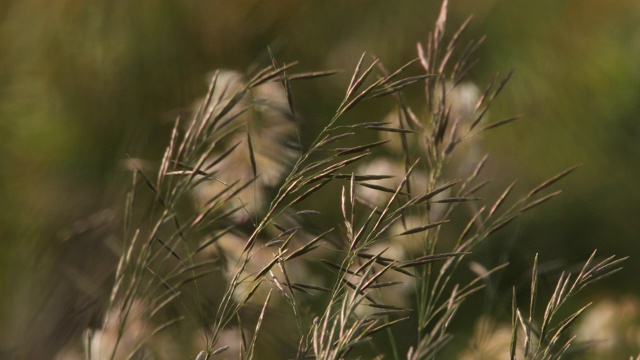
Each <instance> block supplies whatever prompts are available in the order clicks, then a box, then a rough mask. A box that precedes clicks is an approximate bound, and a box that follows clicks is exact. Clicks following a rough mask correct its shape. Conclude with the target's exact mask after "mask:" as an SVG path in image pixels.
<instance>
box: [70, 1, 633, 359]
mask: <svg viewBox="0 0 640 360" xmlns="http://www.w3.org/2000/svg"><path fill="white" fill-rule="evenodd" d="M446 18H447V2H446V1H445V2H444V3H443V5H442V8H441V10H440V15H439V17H438V19H437V21H436V23H435V27H434V30H433V31H432V32H431V33H430V34H429V35H428V37H427V40H426V43H424V44H418V56H417V58H416V59H414V60H412V61H409V62H408V63H406V64H405V65H403V66H401V67H399V68H398V69H388V68H386V67H385V66H383V65H382V62H381V60H380V59H377V58H375V57H372V56H369V55H368V54H362V56H361V57H360V59H359V60H358V61H357V64H356V66H355V69H354V70H353V72H352V75H351V77H350V81H349V82H348V84H347V86H346V91H345V92H344V96H343V99H342V101H341V102H340V104H339V105H338V106H337V109H336V111H335V114H334V116H333V117H332V118H331V119H329V120H328V121H327V122H326V124H325V125H324V127H323V128H322V130H321V131H320V132H319V133H318V134H317V135H315V137H314V139H313V140H311V141H310V142H303V141H302V140H301V138H302V137H301V136H300V135H299V131H300V130H299V127H298V124H299V123H300V122H301V121H303V120H300V118H301V115H300V114H298V112H297V111H296V107H295V101H294V100H295V94H294V93H293V91H292V85H291V84H292V83H293V82H296V81H308V80H311V79H315V78H321V77H325V76H331V75H333V74H335V73H336V72H335V71H319V72H306V73H298V72H295V65H296V64H295V63H281V62H280V61H279V60H278V59H277V58H276V56H275V55H273V54H271V53H270V55H271V64H269V65H268V66H266V67H263V68H261V69H255V70H252V71H250V72H249V74H248V75H243V74H240V73H238V72H233V71H229V70H218V71H216V72H215V73H214V74H213V75H212V78H211V81H210V86H209V90H208V92H207V94H206V95H205V97H204V98H203V99H202V101H201V102H200V105H199V107H198V108H197V109H196V110H195V111H194V114H193V116H192V117H190V118H182V117H181V118H178V119H177V120H176V121H175V126H174V127H173V131H172V133H171V135H170V140H169V144H168V146H167V148H166V151H165V153H164V155H163V156H162V159H161V161H160V163H159V166H158V168H157V169H156V170H155V171H151V170H150V169H149V167H148V166H143V165H142V163H141V162H139V161H137V160H135V159H130V161H129V162H128V164H129V166H130V169H131V170H132V171H131V176H132V181H131V185H130V190H129V192H128V194H127V198H126V206H125V209H124V213H123V217H122V234H123V236H122V239H123V240H122V244H121V248H120V251H121V256H120V258H119V263H118V265H117V268H116V269H115V272H114V274H115V276H114V282H113V287H112V290H111V292H110V296H109V299H108V301H107V304H106V309H105V311H104V318H103V319H102V321H101V325H100V326H99V327H97V328H94V329H88V330H86V331H85V332H84V345H83V350H82V352H83V353H84V357H85V358H88V359H176V358H191V359H198V360H202V359H218V358H219V359H223V358H238V357H239V358H242V359H251V358H257V359H263V358H264V359H269V358H273V359H281V358H295V359H305V358H310V359H311V358H313V359H344V358H394V359H400V358H406V359H412V360H413V359H433V358H437V357H438V356H439V355H440V354H442V352H443V350H444V349H445V348H446V347H447V345H449V344H450V342H451V339H452V338H453V337H454V335H455V331H456V329H455V328H454V327H453V326H452V323H453V322H454V319H455V317H456V315H457V314H458V312H459V309H460V308H461V306H463V305H464V304H465V303H466V302H469V301H468V300H469V299H470V297H472V296H473V295H474V294H476V293H478V292H480V291H482V289H483V288H484V287H485V286H486V284H487V279H489V278H490V277H491V276H492V275H494V274H495V273H497V272H501V271H505V269H506V268H508V264H507V263H505V264H502V265H499V266H497V267H494V268H490V269H486V268H484V267H483V266H482V265H481V264H480V263H479V262H478V260H477V259H475V260H474V261H470V255H472V253H473V251H474V250H475V249H476V248H478V247H479V246H482V245H483V243H484V242H486V241H487V239H489V238H491V237H492V236H493V235H494V234H495V233H496V232H498V231H500V230H501V229H503V228H504V227H506V226H507V225H509V224H511V223H512V222H514V221H515V220H516V219H518V218H519V217H521V216H523V215H524V214H525V213H527V212H529V211H530V210H531V209H534V208H536V207H538V206H540V205H542V204H543V203H545V202H547V201H548V200H550V199H552V198H553V197H555V196H557V195H559V193H560V191H553V190H552V187H554V185H555V183H556V182H558V181H559V180H561V179H562V178H564V177H565V176H567V175H568V174H569V173H571V172H572V171H573V170H574V169H575V167H571V168H569V169H567V170H565V171H562V172H560V173H559V174H557V175H555V176H552V177H551V178H549V179H548V180H546V181H544V182H542V183H541V184H540V185H538V186H536V187H534V188H533V189H531V190H529V191H525V192H524V193H523V195H520V196H517V197H516V198H515V199H512V198H513V197H514V194H515V193H517V190H516V183H515V182H514V183H511V184H510V185H509V186H507V187H506V188H505V189H503V190H502V191H501V193H500V195H499V196H498V197H497V198H496V199H485V198H484V197H483V195H482V193H483V189H485V187H486V186H489V185H491V184H490V183H489V182H488V181H483V180H482V175H483V169H484V167H485V165H486V163H487V162H488V161H490V160H489V158H488V157H487V156H486V155H483V154H481V146H480V145H479V144H480V143H479V139H480V137H481V136H483V135H485V134H486V133H488V132H490V131H491V130H493V129H495V128H498V127H500V126H502V125H506V124H508V123H510V122H512V121H514V120H516V119H518V118H519V117H518V116H514V117H510V118H506V119H499V120H490V119H489V115H488V114H489V109H490V106H491V104H492V103H493V101H495V100H496V99H497V98H498V95H499V94H500V93H501V92H502V91H503V90H504V88H505V86H506V84H507V82H508V80H509V78H510V77H511V73H508V74H507V75H506V76H502V77H501V76H498V75H496V76H495V77H494V78H493V80H491V81H490V82H489V83H488V84H487V85H486V86H485V87H484V88H483V90H478V89H477V88H475V86H474V85H472V84H471V83H469V82H468V81H467V75H468V73H469V71H470V69H471V68H472V67H473V65H474V64H475V57H474V55H475V53H476V51H477V49H478V47H479V46H480V45H481V43H482V41H483V39H481V40H479V41H475V42H471V43H469V44H467V45H465V46H461V44H460V36H461V34H462V33H463V31H464V30H465V28H466V27H467V25H468V24H469V21H470V19H468V20H467V21H466V22H464V23H463V24H462V26H460V27H459V28H458V29H457V30H456V31H455V32H453V33H452V35H450V36H445V34H446V32H445V28H446V26H445V25H446ZM418 71H419V73H418V74H417V75H416V72H418ZM421 87H422V88H424V95H423V99H424V101H423V102H422V103H421V104H420V105H419V107H416V106H412V105H410V101H409V100H408V99H407V97H406V96H405V91H407V90H409V89H416V88H421ZM380 98H389V99H392V101H393V102H394V104H395V110H394V111H393V113H392V114H390V115H389V116H387V117H386V118H385V119H381V120H378V119H376V120H375V121H371V120H369V119H367V121H360V120H359V119H357V117H356V116H352V114H353V110H354V109H356V108H358V107H362V106H367V104H368V103H370V102H372V101H383V100H378V99H380ZM363 139H368V140H366V141H364V140H363ZM326 209H331V210H330V211H331V212H332V213H330V214H327V213H326ZM322 217H326V218H327V219H329V221H320V220H318V219H320V218H322ZM330 221H334V222H335V224H334V225H333V226H329V227H324V225H323V224H326V223H327V222H330ZM623 260H624V259H616V258H615V257H607V258H605V259H600V260H598V259H597V258H596V257H595V252H594V255H593V256H592V257H591V258H589V259H588V260H587V262H586V263H585V265H584V267H583V268H582V269H580V270H578V271H577V272H575V273H572V272H571V271H567V272H565V273H562V274H561V275H560V276H559V279H558V280H557V285H556V287H555V290H554V291H553V293H552V295H551V297H550V299H548V300H546V299H545V300H544V302H545V303H546V306H543V307H542V309H543V311H542V312H541V311H540V309H541V307H540V306H539V304H540V303H541V301H542V299H540V296H539V295H538V293H539V281H538V270H537V264H538V260H537V258H536V259H535V260H533V271H532V274H533V275H532V280H531V291H530V293H531V295H530V297H529V299H528V302H526V303H523V302H522V301H521V299H517V298H516V291H515V288H514V291H513V301H512V309H511V312H512V328H511V331H509V332H508V335H509V336H508V341H507V342H506V343H504V344H503V345H504V346H503V348H502V349H500V350H499V351H498V352H497V353H495V354H499V355H496V356H495V357H494V358H499V356H506V358H511V359H559V358H563V357H565V356H568V355H570V354H572V350H573V349H574V348H575V346H573V345H574V343H575V342H576V340H575V336H574V333H573V332H572V331H571V326H572V325H573V324H574V323H575V322H576V319H578V318H579V317H580V315H581V314H582V313H583V312H584V311H585V309H586V306H584V307H580V306H578V310H577V311H575V310H574V311H573V312H571V311H569V312H567V311H566V310H565V307H567V306H570V305H572V304H571V303H570V302H568V300H569V299H570V298H571V297H572V296H573V295H575V294H576V293H578V292H579V291H580V290H582V289H583V288H584V287H586V286H588V285H590V284H591V283H593V282H595V281H597V280H599V279H601V278H603V277H606V276H608V275H611V274H613V273H615V272H616V271H618V270H620V263H621V262H622V261H623ZM469 266H470V267H471V268H472V269H473V272H474V276H473V278H471V279H470V280H461V279H462V278H461V277H459V276H458V274H459V273H460V272H461V271H466V270H464V269H466V268H467V267H469ZM523 306H524V308H523ZM523 309H526V310H523ZM478 315H481V314H478ZM577 348H578V349H583V347H580V346H578V347H577ZM465 351H466V352H465ZM457 353H459V354H461V355H460V356H462V357H464V356H468V357H467V358H480V357H481V356H491V355H487V354H484V355H483V354H479V353H474V352H473V351H468V350H465V349H461V350H460V351H458V352H457ZM574 354H575V353H574ZM67 356H73V352H67Z"/></svg>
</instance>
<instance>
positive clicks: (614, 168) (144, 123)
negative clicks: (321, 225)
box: [0, 0, 640, 355]
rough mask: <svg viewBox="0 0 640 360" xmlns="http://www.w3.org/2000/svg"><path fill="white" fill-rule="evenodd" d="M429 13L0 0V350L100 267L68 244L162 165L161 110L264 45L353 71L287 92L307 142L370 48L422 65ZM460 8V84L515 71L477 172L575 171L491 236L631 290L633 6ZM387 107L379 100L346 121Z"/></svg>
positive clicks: (620, 0) (260, 58)
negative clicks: (419, 46)
mask: <svg viewBox="0 0 640 360" xmlns="http://www.w3.org/2000/svg"><path fill="white" fill-rule="evenodd" d="M438 7H439V2H437V1H409V0H408V1H398V2H396V1H382V0H378V1H375V0H350V1H323V2H320V1H297V0H273V1H257V0H256V1H248V0H241V1H224V0H220V1H171V0H154V1H148V0H140V1H106V0H104V1H75V0H59V1H44V0H3V1H1V2H0V199H2V201H1V204H2V206H0V239H1V242H0V348H2V350H3V351H9V350H10V349H12V348H14V347H16V346H22V345H24V344H25V343H27V344H28V343H29V342H32V341H38V340H39V339H40V338H42V337H45V338H46V334H48V333H47V331H48V330H47V329H48V326H49V325H48V324H50V323H53V322H55V320H56V319H58V320H59V318H58V317H57V315H56V314H55V313H53V314H52V313H50V312H55V311H57V310H55V309H59V308H60V307H56V306H53V305H51V299H57V297H56V296H53V297H52V296H51V294H52V293H58V292H60V290H57V291H56V290H52V289H53V288H56V287H62V288H64V286H67V285H64V284H65V283H66V282H65V281H66V280H65V279H68V278H69V277H73V276H74V274H73V273H71V272H69V271H68V270H65V269H68V268H69V266H68V264H69V263H74V264H76V265H78V266H79V268H86V269H91V266H89V265H96V264H95V263H94V262H93V260H92V262H89V261H88V260H87V259H85V257H84V255H83V254H85V253H87V252H95V251H98V250H97V247H99V245H97V244H99V242H98V241H95V240H91V239H88V240H87V239H85V240H84V241H83V242H79V243H78V242H73V241H72V240H69V239H70V238H72V237H73V236H74V234H78V233H82V232H83V231H85V230H86V229H87V228H89V227H91V226H93V225H96V224H97V225H98V226H99V225H100V224H102V223H107V222H108V220H109V218H110V217H111V216H116V215H117V211H118V209H117V208H114V207H115V206H119V205H120V204H121V203H122V197H123V194H124V191H125V186H126V179H127V176H128V175H127V173H126V171H124V170H123V166H122V164H123V161H124V160H126V159H127V158H129V157H134V158H142V159H148V160H149V161H151V162H152V163H153V162H154V161H155V162H156V163H157V161H158V160H159V159H160V156H161V153H162V150H163V148H164V146H166V142H167V139H168V136H169V132H170V129H171V126H172V121H173V119H175V117H176V116H178V115H180V114H184V113H187V112H188V111H189V110H190V108H191V107H192V104H193V103H194V101H195V100H196V99H198V98H199V97H201V96H202V94H204V92H205V91H206V85H207V77H206V75H207V74H209V73H210V72H211V71H213V70H215V69H217V68H228V69H234V70H239V71H245V70H247V69H251V68H252V67H254V66H255V65H256V64H267V63H268V53H267V51H266V49H267V46H270V47H271V48H272V49H273V50H274V52H275V54H276V56H277V58H278V59H279V60H280V61H282V62H287V63H288V62H292V61H294V60H298V61H300V65H298V67H297V68H298V69H299V70H300V71H303V70H304V71H307V70H322V69H346V72H345V73H343V74H340V75H337V76H335V77H334V78H332V79H322V80H318V81H316V82H313V83H305V84H301V85H298V84H296V85H294V89H293V91H294V96H295V100H296V106H297V109H298V111H299V113H300V115H301V118H302V119H303V121H304V131H303V133H302V136H303V137H304V136H311V135H310V134H312V133H313V131H314V129H318V128H319V127H320V126H321V125H322V124H323V123H324V122H325V121H326V120H327V119H328V118H329V117H330V116H331V114H332V112H333V111H334V110H335V108H336V106H337V105H338V103H339V101H340V97H341V94H342V92H343V89H344V87H345V86H346V84H347V82H348V76H349V75H348V73H349V71H350V69H352V68H353V66H354V64H355V63H356V61H357V59H358V57H359V55H360V54H361V53H362V52H363V51H365V50H366V51H367V52H369V53H371V54H375V55H376V56H378V57H380V58H381V60H382V61H383V62H384V63H385V64H386V65H387V66H388V67H389V68H394V67H397V66H399V65H401V64H403V63H405V62H407V61H408V60H411V59H413V58H415V57H416V43H417V42H418V41H421V42H424V41H425V40H426V35H427V32H428V31H429V30H430V29H431V28H432V26H433V22H434V20H435V18H436V16H437V10H438ZM471 14H473V15H474V19H473V21H472V22H471V25H470V27H469V29H468V31H467V32H466V33H465V35H464V38H463V41H462V43H463V44H464V43H466V42H467V41H468V40H469V39H477V38H479V37H481V36H483V35H486V36H487V39H486V41H485V42H484V44H483V46H482V47H481V49H480V51H479V54H478V55H479V56H478V59H479V62H478V64H477V66H476V67H475V68H474V70H473V71H472V73H471V74H470V79H471V80H472V81H474V82H475V83H476V84H478V86H480V87H481V88H482V87H483V86H484V84H485V83H486V82H487V81H488V80H489V79H490V78H491V76H492V75H493V74H494V73H495V72H496V71H500V73H502V74H504V73H506V72H508V71H509V70H511V69H514V70H515V73H514V76H513V77H512V79H511V81H510V83H509V85H508V86H507V88H506V89H505V90H504V91H503V93H502V94H501V96H500V98H499V99H498V100H497V101H496V102H495V103H494V106H493V108H492V112H491V116H492V118H494V119H496V120H497V119H499V118H502V117H507V116H510V115H514V114H525V117H524V119H523V120H522V121H519V122H516V123H514V124H512V125H509V126H506V127H501V128H499V129H497V130H495V132H493V133H491V134H489V135H488V136H486V137H485V138H484V139H483V146H484V147H485V149H486V151H487V152H488V153H490V154H491V155H490V166H489V170H490V171H491V172H490V173H489V176H488V177H491V178H494V179H495V181H496V183H497V184H499V185H505V184H508V183H509V182H510V181H511V180H513V179H519V183H520V186H521V187H520V189H521V190H522V191H524V190H523V189H527V188H530V187H532V186H535V185H536V184H537V183H540V182H541V181H543V180H544V179H546V178H548V177H550V176H552V175H554V174H556V173H558V172H560V171H561V170H563V169H565V168H567V167H569V166H571V165H574V164H581V167H580V168H579V170H578V171H576V172H575V173H573V174H572V175H571V176H570V177H568V178H567V179H565V180H563V182H562V183H561V184H560V186H559V187H560V188H562V189H563V194H562V195H561V196H560V197H559V198H557V199H555V200H554V201H552V202H551V203H549V204H546V205H545V206H544V207H541V208H539V209H538V210H536V211H535V213H533V214H530V215H528V216H526V217H525V218H523V219H522V220H520V221H519V222H518V223H517V224H515V226H512V227H510V228H509V229H508V230H506V231H504V232H503V233H502V234H501V236H502V237H508V238H509V239H508V240H509V241H510V242H509V243H510V244H516V245H514V246H515V247H516V248H517V249H516V250H517V251H511V253H512V255H514V257H515V258H513V259H512V261H514V262H515V263H516V264H518V263H520V264H521V267H522V269H523V271H524V269H526V266H527V264H530V262H531V259H532V256H533V255H532V254H534V253H535V252H540V254H541V257H542V258H543V259H545V260H547V261H550V262H554V264H557V265H560V266H572V265H574V264H577V263H579V262H580V261H583V260H584V259H586V258H587V257H588V255H589V254H590V253H591V252H592V250H593V249H594V248H598V249H599V251H600V253H601V254H602V255H612V254H617V255H620V256H630V257H631V258H630V260H628V261H627V263H626V266H625V270H624V271H623V272H621V273H619V274H617V275H616V276H615V277H612V278H610V279H609V280H608V281H606V282H604V283H602V284H599V285H598V286H597V287H595V288H594V290H592V292H591V293H589V294H588V296H591V297H592V298H597V297H605V296H606V297H613V298H616V297H619V296H626V295H629V294H631V295H634V294H635V295H640V285H638V281H637V274H638V273H640V261H639V260H638V259H640V246H639V245H638V234H640V221H638V217H639V216H640V186H639V185H640V119H639V114H640V25H639V24H640V2H638V1H636V0H617V1H600V0H563V1H557V0H535V1H534V0H523V1H517V2H516V1H506V0H502V1H498V0H486V1H473V0H453V1H451V3H450V11H449V22H448V24H449V27H448V30H452V29H453V28H454V27H456V26H457V25H459V24H461V23H462V22H463V21H464V20H465V19H466V18H467V17H468V16H469V15H471ZM449 34H450V33H449ZM385 114H386V110H383V109H377V108H376V107H375V106H372V107H371V108H370V112H369V113H359V114H358V116H361V117H366V118H368V119H370V120H368V121H381V120H382V118H383V117H384V115H385ZM105 209H107V210H106V211H105ZM112 211H115V212H116V213H115V214H114V213H112ZM78 221H80V222H78ZM92 224H93V225H92ZM105 233H108V231H106V232H105ZM103 235H104V234H102V235H101V234H99V233H98V234H97V235H95V237H96V238H99V237H100V236H103ZM496 243H497V244H500V242H499V241H496ZM485 251H486V252H487V253H489V254H490V253H492V252H495V251H496V249H493V250H492V248H488V249H485ZM103 260H104V261H105V262H108V261H109V259H103ZM87 271H89V272H90V271H91V270H87ZM107 275H108V274H107ZM107 275H105V276H107ZM96 276H98V278H99V274H98V275H96ZM90 285H91V284H87V286H90ZM59 301H60V302H61V303H64V304H66V302H64V301H62V300H59ZM69 326H73V324H70V325H69ZM40 340H42V339H40ZM629 355H630V354H629Z"/></svg>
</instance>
